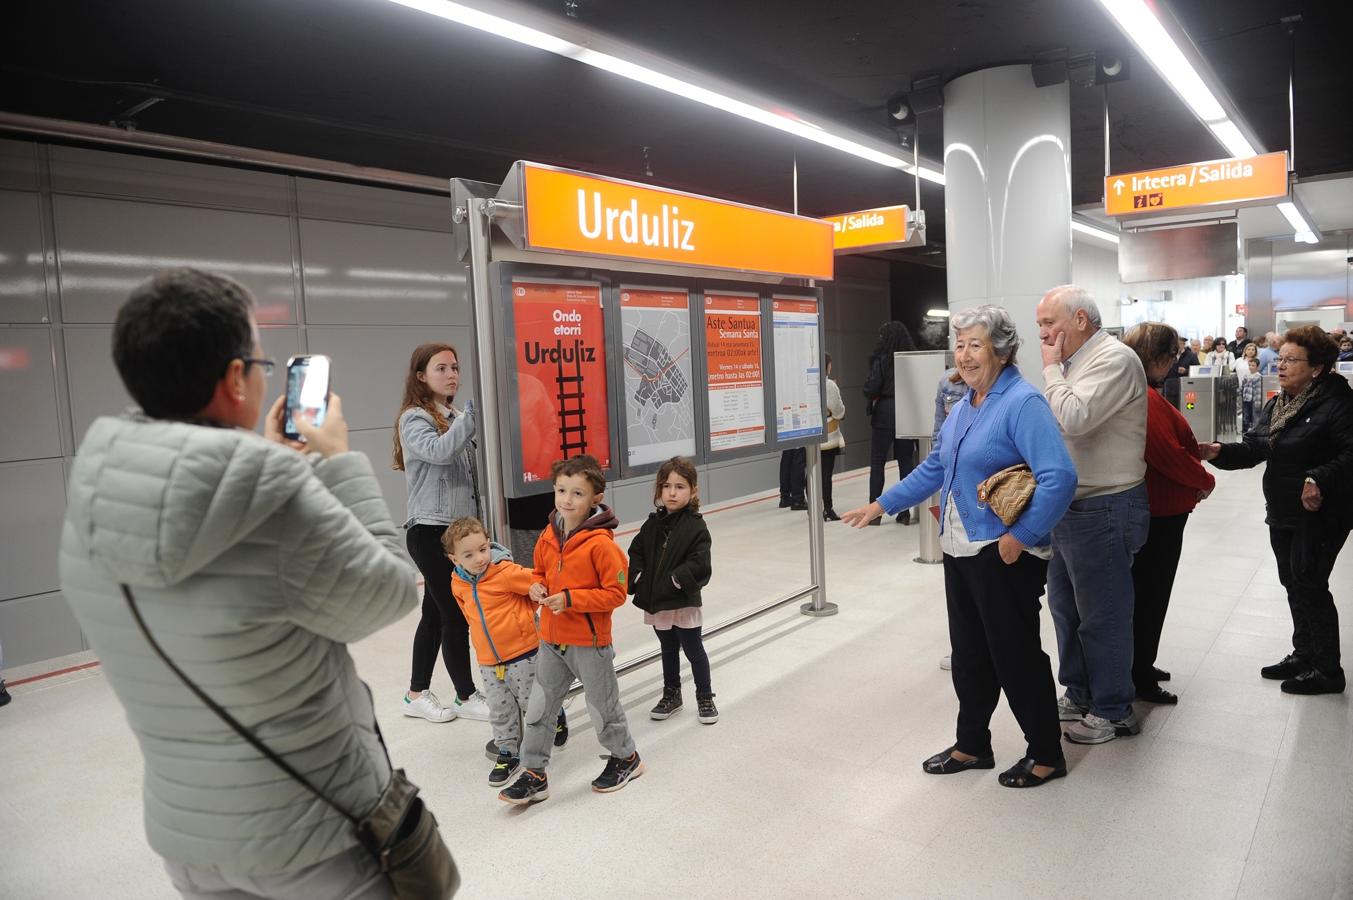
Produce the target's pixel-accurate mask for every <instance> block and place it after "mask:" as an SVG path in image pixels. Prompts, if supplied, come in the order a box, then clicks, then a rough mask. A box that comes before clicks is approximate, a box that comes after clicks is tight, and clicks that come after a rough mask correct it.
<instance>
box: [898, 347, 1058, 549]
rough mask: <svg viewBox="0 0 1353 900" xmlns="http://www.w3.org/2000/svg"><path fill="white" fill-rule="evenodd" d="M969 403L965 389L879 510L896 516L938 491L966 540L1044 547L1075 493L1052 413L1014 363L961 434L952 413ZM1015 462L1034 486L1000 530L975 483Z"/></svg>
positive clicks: (943, 503) (956, 417)
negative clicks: (1009, 539)
mask: <svg viewBox="0 0 1353 900" xmlns="http://www.w3.org/2000/svg"><path fill="white" fill-rule="evenodd" d="M971 403H972V391H969V392H968V393H967V395H966V396H965V397H964V398H963V399H962V400H961V401H959V403H958V404H957V405H955V406H954V408H953V411H952V412H951V413H950V415H949V418H947V419H945V420H944V427H943V428H941V429H940V440H939V442H938V443H937V444H936V446H935V449H934V450H932V451H931V452H930V455H929V456H927V457H926V458H925V460H924V461H923V462H922V463H921V464H920V465H919V466H917V467H916V468H915V469H914V470H912V473H911V474H910V475H908V476H907V477H906V478H904V479H903V480H901V481H899V482H898V483H897V484H895V485H893V486H892V487H890V488H889V489H888V490H886V491H884V492H883V496H881V497H879V504H880V505H882V507H883V509H884V511H885V512H887V513H888V515H895V514H896V513H898V512H901V511H902V510H904V509H906V508H907V507H910V506H915V505H916V504H918V503H920V502H922V501H924V500H925V499H926V498H927V497H929V496H930V495H931V494H933V493H935V491H936V489H939V490H940V509H941V511H943V510H945V509H947V508H948V502H949V496H950V494H952V495H953V498H954V506H955V507H956V508H957V509H958V517H959V519H960V520H961V521H962V522H963V528H964V530H966V531H967V532H968V539H969V540H971V541H990V540H995V539H996V538H999V537H1000V536H1001V535H1003V534H1005V533H1006V532H1007V531H1009V532H1010V533H1011V534H1013V535H1014V536H1015V537H1016V538H1018V539H1019V541H1020V543H1022V544H1024V546H1026V547H1041V546H1044V545H1046V544H1047V543H1048V542H1049V539H1050V538H1049V535H1050V533H1051V532H1052V527H1053V526H1054V525H1056V524H1057V522H1058V521H1059V520H1060V519H1061V518H1062V515H1063V514H1064V513H1065V512H1066V510H1067V507H1068V506H1070V505H1071V500H1072V498H1073V497H1074V496H1075V493H1076V467H1075V465H1074V464H1073V463H1072V462H1071V455H1070V454H1069V453H1067V450H1066V444H1065V443H1064V442H1063V441H1062V432H1061V429H1060V428H1058V426H1057V420H1056V419H1055V418H1054V417H1053V415H1052V408H1051V407H1050V406H1048V401H1047V400H1045V399H1044V398H1043V395H1042V394H1040V393H1039V392H1038V390H1037V389H1036V388H1035V387H1034V386H1033V385H1031V384H1029V382H1027V381H1025V380H1024V377H1023V376H1022V375H1020V374H1019V369H1017V368H1015V367H1014V366H1013V365H1011V366H1006V367H1005V369H1004V370H1003V371H1002V372H1001V374H1000V375H999V376H998V377H997V379H996V383H995V384H994V385H992V387H991V390H990V392H988V393H987V396H986V399H985V400H983V401H982V405H981V406H978V407H975V408H974V409H973V410H972V415H971V416H969V417H967V419H968V424H967V428H966V429H964V430H963V431H962V432H960V431H959V430H958V420H959V419H960V418H963V417H962V416H960V415H959V414H958V413H959V410H961V409H964V408H965V407H968V406H969V404H971ZM1021 462H1023V463H1028V465H1029V468H1030V469H1032V470H1033V473H1034V477H1035V479H1036V480H1037V482H1038V488H1037V489H1036V490H1035V491H1034V496H1033V499H1032V500H1031V501H1029V505H1028V506H1027V507H1025V509H1024V512H1023V513H1022V514H1021V515H1020V517H1019V519H1018V520H1017V521H1016V522H1015V524H1014V525H1012V526H1010V527H1009V528H1006V526H1005V523H1004V522H1002V521H1001V519H1000V517H999V516H997V515H996V514H995V513H994V512H992V511H991V510H990V509H989V508H987V506H986V505H985V504H981V503H978V502H977V485H978V484H980V483H981V482H982V481H984V480H985V479H986V478H988V477H989V476H991V475H994V474H995V473H996V472H999V471H1000V470H1001V469H1004V468H1007V467H1009V466H1013V465H1018V464H1019V463H1021ZM943 528H944V516H943V515H942V514H941V516H940V529H941V531H942V530H943Z"/></svg>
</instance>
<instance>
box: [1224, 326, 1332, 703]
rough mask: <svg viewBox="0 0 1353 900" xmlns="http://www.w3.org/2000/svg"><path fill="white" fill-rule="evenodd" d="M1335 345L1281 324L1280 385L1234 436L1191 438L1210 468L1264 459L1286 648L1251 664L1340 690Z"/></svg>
mask: <svg viewBox="0 0 1353 900" xmlns="http://www.w3.org/2000/svg"><path fill="white" fill-rule="evenodd" d="M1338 355H1339V348H1338V345H1336V344H1335V343H1334V340H1333V339H1332V338H1330V337H1329V336H1328V335H1327V334H1325V332H1324V331H1322V330H1321V329H1320V328H1319V327H1317V326H1314V325H1309V326H1306V327H1304V328H1294V329H1292V330H1291V331H1289V332H1287V334H1286V336H1285V337H1284V338H1283V343H1282V346H1281V348H1280V349H1279V351H1278V385H1279V386H1280V387H1281V388H1282V390H1281V391H1280V392H1279V393H1278V394H1277V395H1276V396H1275V397H1274V398H1273V399H1272V400H1269V401H1268V403H1266V404H1264V408H1263V410H1262V411H1261V412H1260V413H1259V418H1258V420H1257V421H1256V422H1255V424H1254V427H1253V428H1251V429H1250V430H1249V432H1248V433H1246V434H1245V436H1244V440H1243V442H1241V443H1236V444H1202V445H1200V446H1199V455H1200V456H1201V457H1202V458H1203V459H1205V460H1211V461H1212V463H1213V465H1215V466H1216V467H1217V468H1219V469H1248V468H1250V467H1252V466H1255V465H1258V464H1259V463H1261V462H1267V463H1268V466H1267V468H1265V470H1264V501H1265V503H1266V505H1267V508H1268V516H1267V518H1266V519H1265V521H1266V522H1267V523H1268V528H1269V541H1270V543H1271V544H1272V545H1273V555H1274V557H1275V558H1276V560H1277V563H1278V580H1279V581H1280V582H1282V585H1283V587H1284V588H1286V589H1287V604H1288V606H1289V607H1290V608H1291V610H1292V652H1291V653H1290V654H1288V655H1287V656H1286V657H1284V658H1283V659H1282V660H1281V661H1279V662H1278V663H1275V664H1274V665H1271V666H1265V667H1264V668H1263V669H1262V670H1260V673H1261V674H1262V675H1263V676H1264V677H1265V678H1272V679H1282V689H1283V690H1284V691H1285V692H1287V693H1289V694H1337V693H1342V692H1343V690H1344V670H1343V668H1342V667H1341V666H1340V662H1339V614H1338V612H1336V610H1335V608H1334V597H1333V595H1331V594H1330V588H1329V576H1330V572H1331V571H1332V570H1333V569H1334V562H1335V560H1336V559H1337V558H1338V556H1339V551H1340V549H1342V548H1343V546H1344V541H1345V539H1346V538H1347V537H1348V532H1349V528H1350V526H1353V516H1351V515H1350V512H1349V510H1350V509H1351V508H1353V506H1351V505H1350V503H1351V501H1353V388H1350V387H1349V384H1348V381H1347V380H1345V378H1344V377H1343V376H1342V375H1337V374H1334V372H1333V368H1334V361H1335V359H1336V358H1337V357H1338Z"/></svg>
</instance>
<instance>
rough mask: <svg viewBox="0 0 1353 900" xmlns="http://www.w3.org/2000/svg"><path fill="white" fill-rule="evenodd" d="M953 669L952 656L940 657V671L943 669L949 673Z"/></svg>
mask: <svg viewBox="0 0 1353 900" xmlns="http://www.w3.org/2000/svg"><path fill="white" fill-rule="evenodd" d="M953 667H954V659H953V656H952V655H950V656H942V657H940V668H941V669H943V670H944V671H946V672H948V671H949V670H950V669H952V668H953Z"/></svg>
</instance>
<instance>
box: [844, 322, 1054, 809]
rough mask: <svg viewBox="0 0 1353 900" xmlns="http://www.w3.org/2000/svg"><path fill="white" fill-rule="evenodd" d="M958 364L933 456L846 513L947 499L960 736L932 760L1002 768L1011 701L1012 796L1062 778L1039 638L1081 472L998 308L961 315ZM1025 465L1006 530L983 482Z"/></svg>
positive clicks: (947, 578) (933, 770) (855, 517)
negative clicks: (1015, 727) (997, 737)
mask: <svg viewBox="0 0 1353 900" xmlns="http://www.w3.org/2000/svg"><path fill="white" fill-rule="evenodd" d="M951 324H952V326H953V328H954V332H955V334H956V342H955V349H954V362H955V364H956V366H957V373H956V375H957V377H958V378H959V379H960V380H961V381H962V382H963V384H964V385H965V386H966V388H967V392H966V394H965V396H964V397H963V399H962V400H960V401H959V402H958V403H957V404H956V405H955V406H954V408H953V411H952V412H951V413H950V414H949V417H948V418H947V419H945V421H944V426H943V428H942V429H941V431H940V440H939V441H938V443H937V444H936V447H935V450H934V451H932V452H931V454H930V455H929V456H927V457H926V459H925V461H924V462H923V463H921V465H920V466H918V467H917V468H916V470H915V471H913V472H912V473H911V474H910V475H908V476H907V477H906V478H905V479H903V480H902V481H900V482H898V483H897V484H895V485H893V486H892V487H891V488H889V489H888V490H887V491H886V492H885V493H884V494H883V495H882V496H881V497H879V498H878V500H876V501H874V502H873V503H870V504H869V505H868V506H864V507H861V508H860V509H855V510H851V511H850V512H848V513H845V514H844V515H842V517H841V518H842V520H843V521H845V522H847V523H848V524H851V525H854V526H855V527H856V528H859V527H862V526H864V525H867V524H868V523H869V521H870V520H871V519H873V518H874V517H876V516H880V515H883V514H884V513H887V514H888V515H892V514H894V513H896V512H897V511H898V510H901V509H906V508H908V507H910V506H914V505H916V504H917V503H920V502H921V501H923V500H925V498H927V497H929V496H930V495H931V494H933V493H935V491H936V490H938V491H939V492H940V509H941V510H942V515H941V517H940V546H941V548H942V549H943V551H944V586H945V593H946V596H947V601H948V608H949V639H950V642H951V644H952V647H953V671H952V674H953V679H954V692H955V693H957V694H958V729H957V736H956V740H955V742H954V745H953V746H952V747H949V748H948V749H945V750H942V751H940V752H939V753H937V754H935V755H934V756H932V757H930V758H929V759H927V760H926V761H925V762H924V763H923V764H922V768H923V770H924V771H925V772H927V773H929V774H931V775H952V774H954V773H957V772H966V771H969V770H971V769H992V768H995V766H996V759H995V755H994V753H993V751H992V746H991V727H990V726H991V714H992V713H993V712H994V711H995V709H996V703H997V701H998V700H999V699H1000V694H1001V691H1002V690H1004V691H1005V696H1006V699H1007V700H1009V702H1010V710H1011V712H1013V713H1014V714H1015V719H1016V720H1017V721H1018V722H1019V725H1020V728H1022V729H1023V731H1024V738H1025V740H1026V741H1027V743H1028V746H1027V748H1026V752H1025V754H1024V757H1023V758H1022V759H1021V760H1020V761H1019V762H1018V763H1016V764H1015V765H1014V766H1012V767H1010V768H1009V769H1008V770H1006V771H1004V772H1002V773H1001V775H1000V776H999V780H1000V783H1001V784H1003V785H1005V786H1006V787H1017V788H1022V787H1035V786H1037V785H1041V784H1044V783H1046V782H1048V781H1051V780H1053V779H1054V778H1061V777H1063V776H1065V775H1066V759H1065V757H1063V755H1062V744H1061V739H1062V732H1061V726H1060V722H1059V720H1058V715H1057V691H1056V687H1055V685H1054V682H1053V678H1052V665H1051V663H1050V662H1049V660H1048V656H1047V654H1046V653H1044V652H1043V647H1042V643H1041V641H1040V638H1039V614H1040V612H1041V610H1042V607H1041V605H1040V603H1039V597H1040V596H1041V595H1042V593H1043V586H1044V584H1045V582H1046V581H1047V571H1048V559H1049V557H1051V555H1052V549H1051V539H1050V537H1049V535H1050V533H1051V531H1052V526H1053V525H1055V524H1056V523H1057V520H1058V519H1060V518H1061V517H1062V514H1063V513H1064V512H1066V509H1067V506H1068V505H1070V503H1071V500H1072V496H1073V494H1074V493H1075V490H1076V469H1075V466H1074V465H1073V464H1072V462H1071V457H1070V455H1069V454H1068V453H1067V450H1066V446H1065V445H1064V444H1063V443H1062V436H1061V430H1060V429H1059V428H1058V427H1057V420H1056V419H1055V418H1053V415H1052V410H1051V408H1049V406H1048V403H1047V401H1046V400H1044V399H1043V395H1042V393H1041V392H1040V391H1039V390H1038V389H1037V388H1035V387H1034V386H1033V385H1031V384H1029V382H1027V381H1025V380H1024V378H1023V377H1022V376H1021V375H1020V373H1019V369H1018V368H1016V367H1015V353H1016V351H1018V350H1019V346H1020V339H1019V335H1018V334H1017V333H1016V331H1015V324H1014V322H1013V321H1012V320H1011V318H1010V314H1009V313H1007V312H1006V311H1005V310H1004V309H1002V308H1001V307H999V306H979V307H976V308H974V309H967V310H963V311H962V312H958V313H955V314H954V316H953V318H952V319H951ZM1020 463H1025V464H1027V465H1028V466H1029V468H1030V469H1031V470H1032V472H1033V476H1034V479H1035V481H1036V482H1037V487H1036V488H1035V490H1034V493H1033V498H1032V499H1031V500H1030V501H1029V504H1028V505H1027V506H1026V507H1025V508H1024V510H1023V512H1022V513H1021V514H1020V516H1019V518H1018V519H1016V520H1015V523H1014V524H1013V525H1010V526H1008V527H1007V526H1006V525H1005V524H1004V523H1003V522H1002V521H1001V519H1000V517H999V516H997V515H996V514H995V513H994V512H992V510H991V509H990V508H988V507H987V506H986V505H984V504H982V503H981V502H979V500H978V496H977V486H978V485H979V484H980V483H981V482H982V481H984V480H985V479H986V478H987V477H989V476H991V475H993V474H995V473H996V472H999V471H1001V470H1002V469H1005V468H1008V467H1010V466H1014V465H1018V464H1020Z"/></svg>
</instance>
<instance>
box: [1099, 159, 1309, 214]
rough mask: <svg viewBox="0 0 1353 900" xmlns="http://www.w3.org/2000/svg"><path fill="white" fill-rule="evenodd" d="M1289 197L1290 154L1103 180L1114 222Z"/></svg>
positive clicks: (1106, 207) (1216, 161) (1229, 160)
mask: <svg viewBox="0 0 1353 900" xmlns="http://www.w3.org/2000/svg"><path fill="white" fill-rule="evenodd" d="M1286 196H1287V152H1286V151H1279V152H1277V153H1265V154H1264V155H1263V156H1250V157H1246V158H1236V159H1214V160H1211V161H1210V162H1199V163H1190V164H1188V165H1186V166H1172V167H1170V168H1167V169H1151V170H1149V171H1146V172H1127V173H1124V174H1122V175H1110V176H1109V177H1107V178H1105V179H1104V212H1105V213H1107V214H1108V215H1111V216H1132V215H1141V214H1143V213H1160V212H1170V211H1173V210H1179V209H1187V208H1189V207H1195V206H1234V205H1239V204H1245V203H1253V202H1255V201H1262V200H1272V199H1275V198H1280V197H1286Z"/></svg>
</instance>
